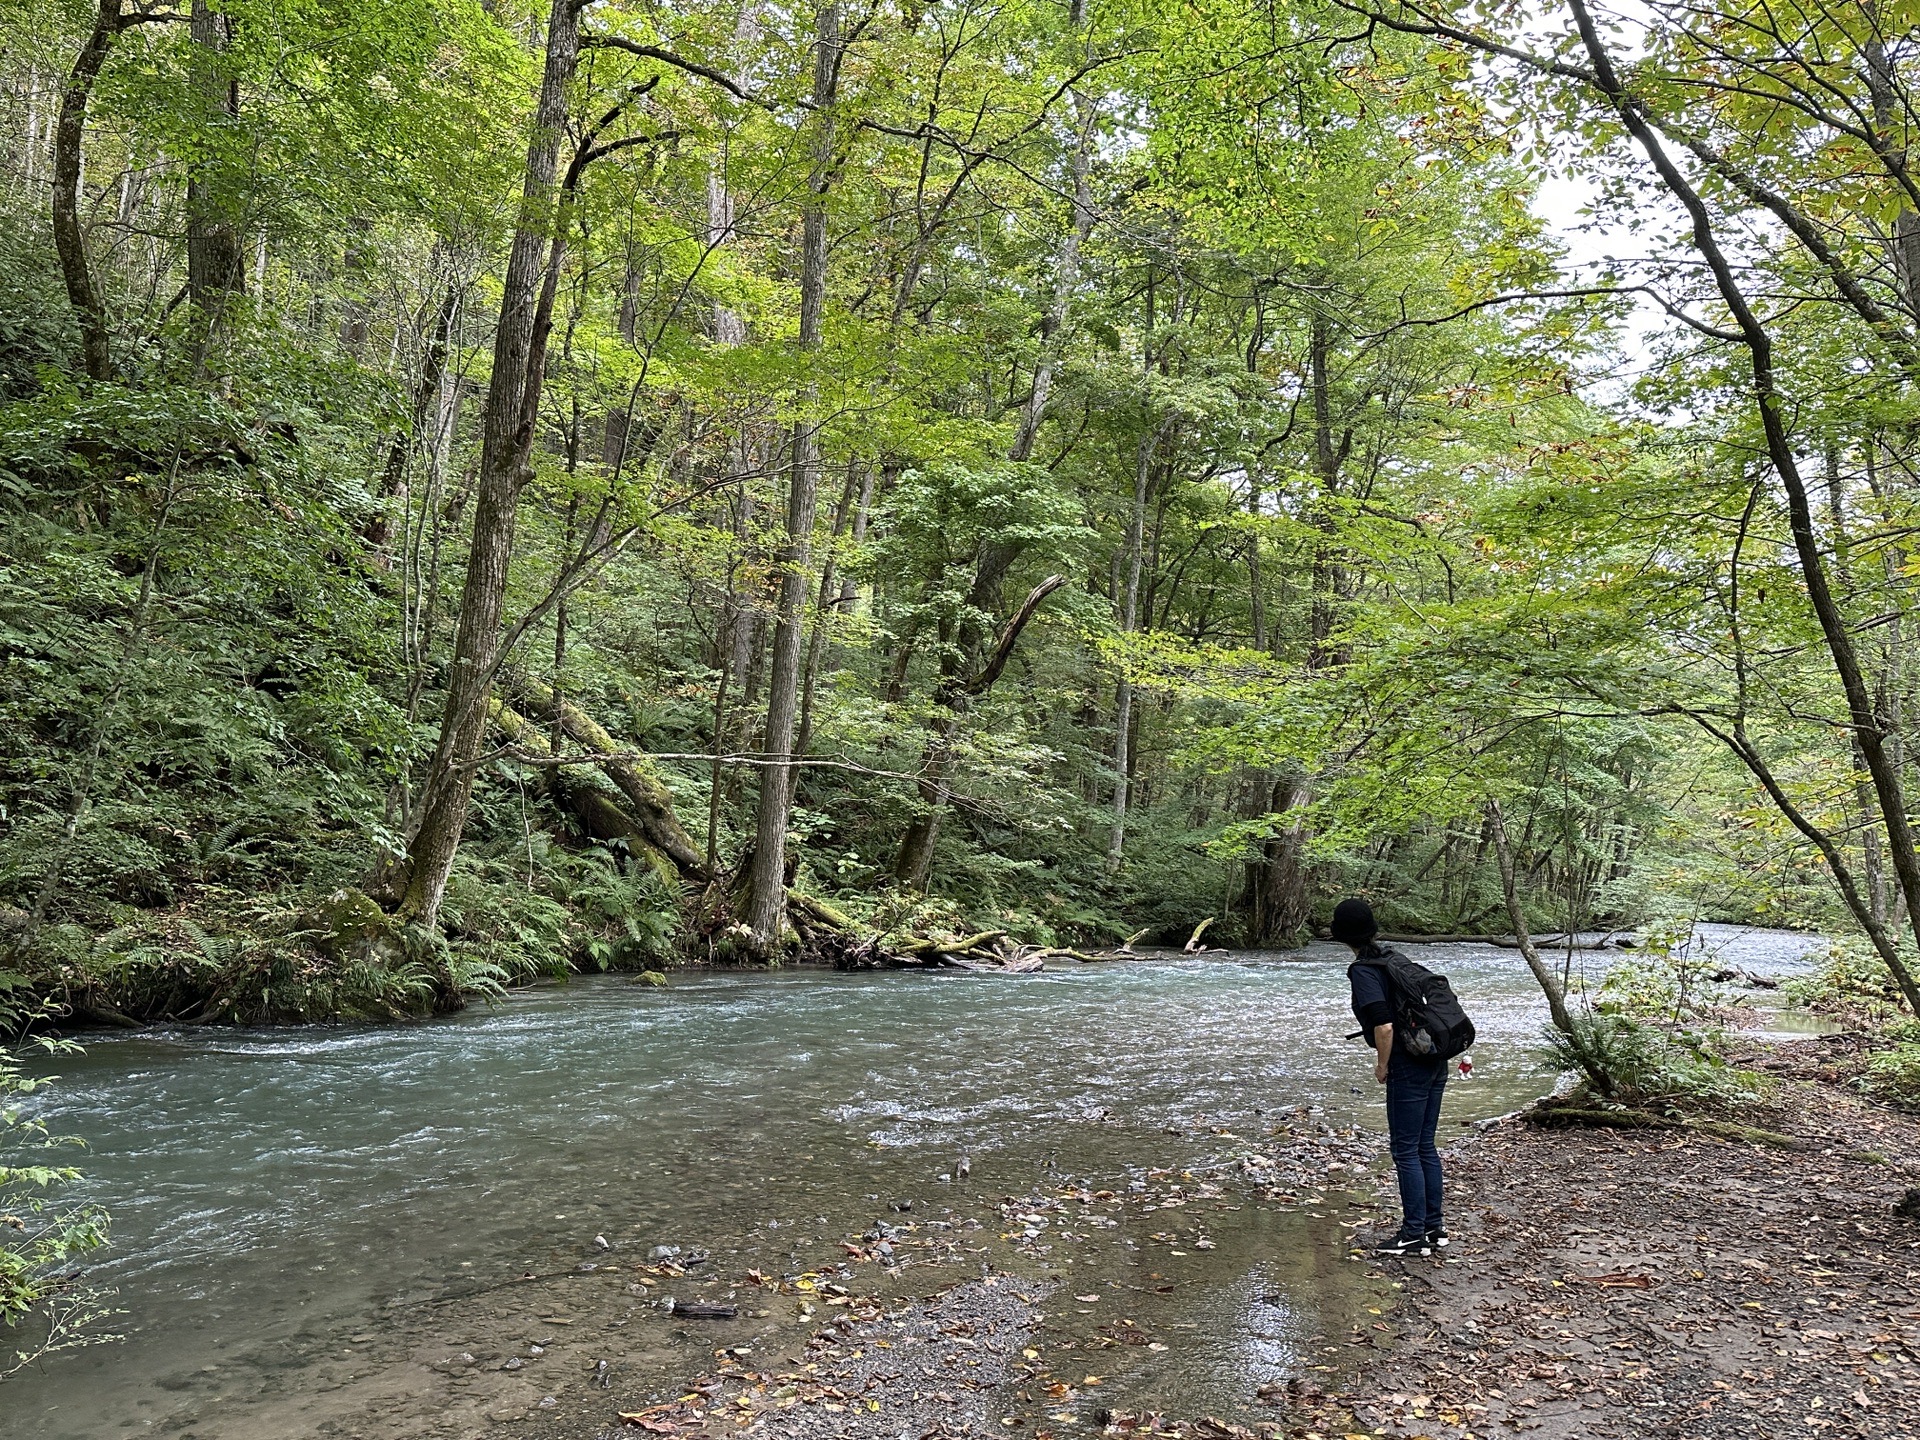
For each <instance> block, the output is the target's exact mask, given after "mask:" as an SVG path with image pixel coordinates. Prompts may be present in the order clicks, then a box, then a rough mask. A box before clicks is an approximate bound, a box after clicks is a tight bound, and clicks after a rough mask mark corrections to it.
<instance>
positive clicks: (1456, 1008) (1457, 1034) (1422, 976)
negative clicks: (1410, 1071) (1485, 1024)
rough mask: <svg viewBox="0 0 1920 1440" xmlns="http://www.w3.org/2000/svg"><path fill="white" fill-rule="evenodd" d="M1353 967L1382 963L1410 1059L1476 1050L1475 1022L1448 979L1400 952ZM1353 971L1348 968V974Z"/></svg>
mask: <svg viewBox="0 0 1920 1440" xmlns="http://www.w3.org/2000/svg"><path fill="white" fill-rule="evenodd" d="M1353 963H1354V965H1377V966H1378V967H1379V968H1380V969H1381V970H1383V971H1385V972H1386V976H1387V992H1388V995H1389V996H1390V997H1391V999H1392V1001H1393V1011H1394V1021H1393V1030H1394V1035H1395V1036H1396V1037H1397V1038H1398V1040H1399V1042H1400V1048H1401V1049H1402V1050H1404V1051H1405V1052H1406V1053H1407V1054H1408V1055H1410V1056H1412V1057H1414V1058H1415V1059H1420V1060H1451V1059H1452V1058H1453V1057H1454V1056H1456V1055H1460V1054H1464V1053H1465V1052H1466V1051H1467V1050H1469V1049H1470V1048H1472V1045H1473V1038H1474V1035H1473V1021H1471V1020H1469V1019H1468V1018H1467V1012H1466V1011H1465V1010H1463V1009H1462V1008H1461V1007H1460V999H1459V997H1458V996H1456V995H1455V994H1454V993H1453V985H1452V984H1451V982H1449V981H1448V979H1447V977H1446V976H1444V975H1437V974H1435V973H1434V972H1433V971H1431V970H1429V969H1427V967H1426V966H1424V965H1419V964H1416V963H1415V962H1413V961H1412V960H1409V959H1407V957H1406V956H1404V955H1402V954H1401V953H1400V952H1399V951H1397V950H1380V951H1378V952H1377V953H1375V954H1373V955H1369V956H1367V957H1366V958H1365V959H1363V960H1355V961H1354V962H1353ZM1352 971H1353V967H1352V966H1349V967H1348V974H1349V975H1351V974H1352ZM1362 1033H1363V1034H1364V1033H1365V1032H1362Z"/></svg>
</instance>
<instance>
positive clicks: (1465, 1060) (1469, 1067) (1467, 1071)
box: [1460, 1055, 1473, 1080]
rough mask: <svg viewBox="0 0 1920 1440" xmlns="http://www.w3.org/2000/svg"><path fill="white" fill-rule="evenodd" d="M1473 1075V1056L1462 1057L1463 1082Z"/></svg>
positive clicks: (1461, 1074) (1461, 1071)
mask: <svg viewBox="0 0 1920 1440" xmlns="http://www.w3.org/2000/svg"><path fill="white" fill-rule="evenodd" d="M1472 1074H1473V1056H1471V1055H1462V1056H1461V1057H1460V1078H1461V1079H1462V1080H1465V1079H1467V1078H1468V1077H1470V1076H1471V1075H1472Z"/></svg>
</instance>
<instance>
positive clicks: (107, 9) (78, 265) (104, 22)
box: [53, 0, 162, 380]
mask: <svg viewBox="0 0 1920 1440" xmlns="http://www.w3.org/2000/svg"><path fill="white" fill-rule="evenodd" d="M121 4H122V0H100V8H99V10H98V11H97V12H96V13H95V15H94V20H93V29H92V30H91V31H90V32H89V33H88V35H87V40H86V43H85V44H84V45H82V46H81V47H80V54H79V56H78V57H76V58H75V60H74V62H73V69H72V71H71V72H69V74H68V76H67V88H66V89H65V90H64V91H63V92H62V93H61V96H60V117H59V120H58V121H57V122H56V123H55V126H54V132H53V248H54V252H55V253H56V254H57V255H58V256H59V257H60V275H61V278H62V279H64V280H65V281H66V285H67V300H68V301H69V302H70V303H71V304H72V306H73V313H74V318H75V319H76V320H78V321H79V322H80V351H81V358H82V362H83V363H84V364H85V365H86V369H87V376H88V378H90V379H93V380H111V379H112V378H113V351H112V347H111V345H110V344H109V341H108V336H107V307H106V304H105V302H104V301H103V300H102V299H101V298H100V292H99V290H98V289H97V288H96V287H95V285H94V283H93V271H92V269H91V267H90V266H89V265H88V262H87V239H86V234H85V232H84V231H83V230H82V229H81V226H80V180H81V173H82V170H83V169H84V164H85V158H86V143H85V142H86V129H87V104H88V102H89V101H90V100H91V99H92V97H93V86H94V82H95V81H96V80H98V79H99V78H100V69H101V67H102V66H103V65H105V64H106V61H107V55H108V53H109V52H110V51H111V50H112V49H113V42H114V41H115V40H117V39H118V38H119V37H120V33H121V32H122V31H123V30H125V29H127V28H128V27H129V26H131V25H137V24H139V23H141V21H143V20H150V19H159V18H162V17H158V16H148V15H128V14H126V13H125V12H124V11H123V10H122V9H121Z"/></svg>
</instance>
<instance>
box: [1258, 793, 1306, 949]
mask: <svg viewBox="0 0 1920 1440" xmlns="http://www.w3.org/2000/svg"><path fill="white" fill-rule="evenodd" d="M1312 794H1313V786H1312V782H1311V781H1310V780H1309V779H1308V777H1307V776H1305V775H1302V774H1295V775H1292V776H1289V777H1287V778H1285V779H1281V780H1276V781H1274V783H1273V790H1272V792H1271V794H1270V796H1269V797H1268V801H1267V813H1268V815H1270V816H1272V817H1273V818H1274V819H1275V820H1276V821H1278V822H1280V823H1279V828H1278V832H1277V833H1276V834H1274V835H1271V836H1269V837H1268V838H1267V839H1266V840H1265V841H1264V842H1263V843H1262V844H1261V847H1260V859H1259V860H1258V861H1257V862H1256V863H1255V865H1254V867H1253V872H1252V874H1251V875H1250V876H1249V885H1248V889H1249V891H1250V892H1251V893H1250V896H1249V899H1250V900H1251V902H1252V907H1251V908H1252V915H1251V918H1250V922H1249V925H1248V930H1249V932H1250V938H1251V939H1252V941H1253V944H1254V945H1255V946H1256V947H1258V948H1260V949H1292V948H1293V947H1294V946H1297V945H1298V944H1299V943H1300V937H1301V935H1302V934H1304V933H1305V931H1306V928H1307V918H1308V905H1307V867H1306V863H1305V862H1306V842H1307V831H1306V825H1305V823H1304V821H1303V820H1301V819H1300V818H1299V817H1298V816H1297V815H1294V812H1295V811H1297V810H1299V809H1300V807H1301V806H1303V805H1305V804H1306V803H1307V800H1308V798H1309V797H1310V796H1311V795H1312ZM1289 816H1293V818H1291V819H1289V818H1287V817H1289Z"/></svg>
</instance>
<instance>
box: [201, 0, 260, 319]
mask: <svg viewBox="0 0 1920 1440" xmlns="http://www.w3.org/2000/svg"><path fill="white" fill-rule="evenodd" d="M227 26H228V21H227V17H226V16H224V15H221V14H217V13H215V11H214V10H213V9H212V7H211V6H210V5H209V4H208V3H207V0H193V13H192V18H191V20H190V22H189V27H190V33H191V34H192V37H193V43H194V45H195V47H196V48H197V49H198V50H199V51H200V55H199V57H198V73H197V76H196V81H195V85H196V89H197V91H198V93H199V98H200V103H201V123H202V124H204V125H206V126H207V127H208V128H209V129H211V130H214V131H220V130H224V129H227V128H229V127H230V126H231V125H232V124H233V122H234V121H235V120H237V119H238V118H239V115H240V82H239V81H238V80H237V79H235V78H234V77H233V76H232V75H230V74H228V73H227V71H226V68H225V66H224V64H223V63H222V61H221V58H220V57H221V54H222V52H224V51H225V50H226V48H227V39H228V29H227ZM218 168H219V167H218V163H217V162H216V163H215V164H214V165H212V166H209V165H208V164H207V163H206V162H204V161H203V162H201V163H200V164H197V165H195V166H194V167H193V168H192V169H191V170H189V171H188V173H187V296H188V298H189V299H190V300H192V301H193V303H194V304H195V305H196V306H198V307H199V308H200V309H201V310H202V311H203V312H204V313H205V314H206V316H207V318H208V321H209V324H210V325H212V324H217V323H218V322H219V318H220V314H221V311H222V309H223V308H224V306H225V304H226V301H227V298H228V297H229V296H231V295H236V294H239V293H241V292H242V291H244V290H245V289H246V283H247V282H246V262H245V258H244V256H243V255H242V254H241V245H240V230H239V227H238V225H237V224H236V223H235V217H234V215H233V213H232V197H231V196H230V195H228V194H227V193H226V187H225V186H224V185H223V184H222V183H221V177H220V176H219V174H218V173H217V171H218Z"/></svg>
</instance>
